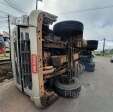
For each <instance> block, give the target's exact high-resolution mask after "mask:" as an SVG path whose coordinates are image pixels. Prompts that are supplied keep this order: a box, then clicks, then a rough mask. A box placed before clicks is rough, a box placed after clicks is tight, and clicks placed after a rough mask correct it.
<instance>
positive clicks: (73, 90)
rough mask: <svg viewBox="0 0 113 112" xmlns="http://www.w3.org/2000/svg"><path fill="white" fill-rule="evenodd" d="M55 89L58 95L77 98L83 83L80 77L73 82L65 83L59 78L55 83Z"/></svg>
mask: <svg viewBox="0 0 113 112" xmlns="http://www.w3.org/2000/svg"><path fill="white" fill-rule="evenodd" d="M55 91H56V93H57V94H58V95H60V96H62V97H67V98H77V97H78V96H79V95H80V91H81V85H80V82H79V80H78V79H76V83H73V84H63V83H61V82H60V81H59V80H57V81H56V83H55Z"/></svg>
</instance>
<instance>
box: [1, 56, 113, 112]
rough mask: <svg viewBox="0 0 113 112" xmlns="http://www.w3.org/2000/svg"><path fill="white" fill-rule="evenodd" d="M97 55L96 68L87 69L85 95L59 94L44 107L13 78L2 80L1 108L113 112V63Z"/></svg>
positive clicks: (33, 111)
mask: <svg viewBox="0 0 113 112" xmlns="http://www.w3.org/2000/svg"><path fill="white" fill-rule="evenodd" d="M109 60H110V59H108V58H96V71H95V72H94V73H87V72H85V73H83V74H82V75H81V76H80V81H81V84H82V91H81V95H80V96H79V98H77V99H64V98H59V99H58V100H57V101H56V102H55V103H54V104H52V105H51V106H49V107H48V108H46V109H44V110H40V109H38V108H36V107H35V106H34V104H33V103H32V102H31V100H30V99H29V97H27V96H25V95H23V94H21V93H20V92H19V91H18V90H17V89H16V87H15V85H14V82H13V81H9V82H4V83H2V84H0V112H113V64H111V63H110V61H109Z"/></svg>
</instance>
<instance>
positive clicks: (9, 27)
mask: <svg viewBox="0 0 113 112" xmlns="http://www.w3.org/2000/svg"><path fill="white" fill-rule="evenodd" d="M8 29H9V39H10V60H11V26H10V15H8Z"/></svg>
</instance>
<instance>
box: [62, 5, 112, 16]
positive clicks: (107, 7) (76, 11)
mask: <svg viewBox="0 0 113 112" xmlns="http://www.w3.org/2000/svg"><path fill="white" fill-rule="evenodd" d="M109 8H113V5H109V6H103V7H95V8H88V9H83V10H73V11H68V12H62V13H60V14H63V15H65V14H71V13H84V12H90V11H96V10H103V9H109Z"/></svg>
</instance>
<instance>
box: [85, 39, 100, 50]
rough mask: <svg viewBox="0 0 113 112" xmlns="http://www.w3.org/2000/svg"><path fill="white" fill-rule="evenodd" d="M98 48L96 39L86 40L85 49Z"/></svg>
mask: <svg viewBox="0 0 113 112" xmlns="http://www.w3.org/2000/svg"><path fill="white" fill-rule="evenodd" d="M97 48H98V41H97V40H87V49H88V50H91V51H93V50H96V49H97Z"/></svg>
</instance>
